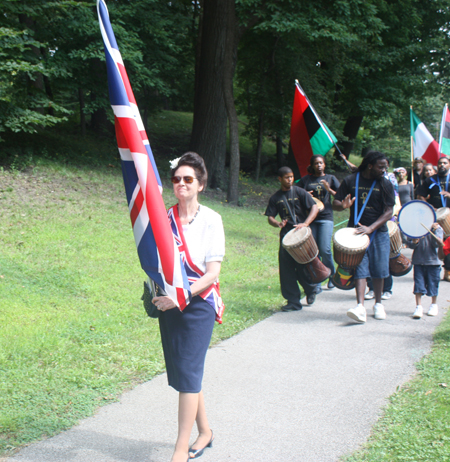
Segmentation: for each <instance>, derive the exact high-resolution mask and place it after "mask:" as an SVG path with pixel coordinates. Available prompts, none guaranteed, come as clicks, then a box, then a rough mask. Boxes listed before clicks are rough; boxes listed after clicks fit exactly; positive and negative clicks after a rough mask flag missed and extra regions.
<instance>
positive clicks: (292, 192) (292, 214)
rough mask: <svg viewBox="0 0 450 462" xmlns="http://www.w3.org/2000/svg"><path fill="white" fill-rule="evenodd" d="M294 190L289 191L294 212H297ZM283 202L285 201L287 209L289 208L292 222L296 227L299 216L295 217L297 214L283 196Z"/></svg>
mask: <svg viewBox="0 0 450 462" xmlns="http://www.w3.org/2000/svg"><path fill="white" fill-rule="evenodd" d="M293 189H294V188H292V187H291V189H290V190H289V192H290V194H289V196H290V199H291V201H292V206H293V207H294V212H295V204H294V191H293ZM283 200H284V203H285V204H286V207H287V208H288V210H289V213H290V214H291V217H292V220H293V222H294V225H296V224H297V216H296V215H295V213H292V209H291V207H290V206H289V202H288V201H287V199H286V196H283Z"/></svg>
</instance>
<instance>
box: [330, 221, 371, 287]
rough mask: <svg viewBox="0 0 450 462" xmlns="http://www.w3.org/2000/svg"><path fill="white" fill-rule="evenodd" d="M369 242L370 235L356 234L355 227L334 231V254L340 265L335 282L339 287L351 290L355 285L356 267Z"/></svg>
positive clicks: (335, 275) (334, 277)
mask: <svg viewBox="0 0 450 462" xmlns="http://www.w3.org/2000/svg"><path fill="white" fill-rule="evenodd" d="M369 244H370V239H369V237H368V236H367V235H365V234H356V230H355V228H342V229H340V230H339V231H336V232H335V233H334V236H333V254H334V260H335V261H336V263H337V264H338V267H337V268H336V273H335V274H334V276H333V283H334V285H335V286H336V287H337V288H339V289H342V290H350V289H353V288H354V287H355V281H354V274H355V268H356V267H357V266H358V265H359V264H360V263H361V262H362V259H363V258H364V254H365V253H366V250H367V248H368V247H369Z"/></svg>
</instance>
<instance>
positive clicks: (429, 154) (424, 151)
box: [410, 109, 440, 165]
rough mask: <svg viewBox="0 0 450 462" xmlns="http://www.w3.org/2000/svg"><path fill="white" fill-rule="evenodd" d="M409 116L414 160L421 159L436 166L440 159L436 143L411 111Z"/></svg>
mask: <svg viewBox="0 0 450 462" xmlns="http://www.w3.org/2000/svg"><path fill="white" fill-rule="evenodd" d="M410 115H411V138H412V139H413V141H412V143H413V155H414V158H415V159H417V158H418V157H421V158H422V159H423V160H424V161H425V162H428V163H430V164H433V165H437V163H438V160H439V157H440V155H439V145H438V143H437V141H436V140H435V139H434V138H433V136H432V135H431V133H430V132H429V131H428V129H427V127H425V124H424V123H423V122H422V121H421V120H420V119H419V117H417V114H416V113H415V112H414V111H413V110H412V109H411V110H410Z"/></svg>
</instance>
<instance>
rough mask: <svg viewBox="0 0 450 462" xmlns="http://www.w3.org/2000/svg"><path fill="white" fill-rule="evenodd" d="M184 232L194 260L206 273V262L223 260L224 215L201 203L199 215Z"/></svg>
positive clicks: (185, 227)
mask: <svg viewBox="0 0 450 462" xmlns="http://www.w3.org/2000/svg"><path fill="white" fill-rule="evenodd" d="M183 233H184V237H185V239H186V244H187V247H188V249H189V254H190V256H191V259H192V262H193V263H194V264H195V265H196V266H197V267H198V268H199V269H200V270H202V271H203V272H204V273H205V272H206V263H208V262H210V261H222V260H223V257H224V255H225V233H224V231H223V224H222V217H221V216H220V215H219V214H218V213H217V212H214V210H211V209H210V208H208V207H206V206H204V205H200V209H199V211H198V214H197V216H196V217H195V218H194V220H193V221H192V223H191V224H190V225H184V226H183Z"/></svg>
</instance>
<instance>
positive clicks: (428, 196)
mask: <svg viewBox="0 0 450 462" xmlns="http://www.w3.org/2000/svg"><path fill="white" fill-rule="evenodd" d="M449 170H450V162H449V159H448V157H441V158H440V159H439V161H438V173H437V175H433V176H430V177H429V178H427V179H426V180H424V181H423V183H422V184H421V185H420V186H419V187H418V188H417V190H416V194H417V199H420V200H423V201H427V202H428V203H429V204H431V205H432V206H433V207H434V208H435V209H439V208H441V207H447V206H448V205H450V200H448V199H449V198H450V184H449V183H450V181H449V180H450V174H449Z"/></svg>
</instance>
